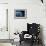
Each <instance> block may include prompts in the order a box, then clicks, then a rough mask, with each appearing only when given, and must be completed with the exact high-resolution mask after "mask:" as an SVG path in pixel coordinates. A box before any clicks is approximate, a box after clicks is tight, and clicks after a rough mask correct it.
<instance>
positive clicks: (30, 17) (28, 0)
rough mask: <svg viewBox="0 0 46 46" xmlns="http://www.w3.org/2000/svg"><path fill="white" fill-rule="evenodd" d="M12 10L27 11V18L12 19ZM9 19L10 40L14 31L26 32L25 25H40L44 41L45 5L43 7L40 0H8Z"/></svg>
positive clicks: (45, 29)
mask: <svg viewBox="0 0 46 46" xmlns="http://www.w3.org/2000/svg"><path fill="white" fill-rule="evenodd" d="M14 9H27V18H26V19H14ZM9 19H10V20H9V30H10V32H11V33H10V34H11V38H13V33H14V32H15V31H17V30H18V31H19V32H21V31H22V30H26V29H27V23H40V24H41V25H42V30H43V36H44V41H45V40H46V15H45V5H43V4H42V3H41V1H40V0H10V1H9ZM11 20H12V21H11ZM45 42H46V41H45Z"/></svg>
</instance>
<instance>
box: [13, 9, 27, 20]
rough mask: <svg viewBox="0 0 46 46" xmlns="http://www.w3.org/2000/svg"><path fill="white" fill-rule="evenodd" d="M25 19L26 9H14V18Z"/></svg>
mask: <svg viewBox="0 0 46 46" xmlns="http://www.w3.org/2000/svg"><path fill="white" fill-rule="evenodd" d="M26 17H27V10H26V9H16V10H14V18H18V19H24V18H26Z"/></svg>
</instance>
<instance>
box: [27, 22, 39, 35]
mask: <svg viewBox="0 0 46 46" xmlns="http://www.w3.org/2000/svg"><path fill="white" fill-rule="evenodd" d="M27 30H28V33H29V34H31V35H32V34H34V35H36V34H38V33H39V32H40V24H36V23H32V24H29V23H27Z"/></svg>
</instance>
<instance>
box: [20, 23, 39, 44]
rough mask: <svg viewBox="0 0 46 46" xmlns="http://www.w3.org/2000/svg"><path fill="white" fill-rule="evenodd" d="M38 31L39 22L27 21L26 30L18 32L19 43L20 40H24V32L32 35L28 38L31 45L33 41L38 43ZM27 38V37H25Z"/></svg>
mask: <svg viewBox="0 0 46 46" xmlns="http://www.w3.org/2000/svg"><path fill="white" fill-rule="evenodd" d="M39 33H40V24H36V23H32V24H29V23H27V31H22V34H20V35H19V36H20V44H21V42H22V41H25V38H24V35H25V34H29V35H31V36H32V37H31V38H30V39H29V41H30V42H31V44H32V45H33V43H34V42H35V43H38V44H39V40H40V39H39ZM27 39H28V38H27Z"/></svg>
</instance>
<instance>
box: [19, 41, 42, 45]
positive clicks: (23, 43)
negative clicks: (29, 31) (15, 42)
mask: <svg viewBox="0 0 46 46" xmlns="http://www.w3.org/2000/svg"><path fill="white" fill-rule="evenodd" d="M19 46H31V43H25V42H22V43H21V45H19ZM33 46H43V45H41V44H39V45H38V44H36V45H35V44H34V45H33Z"/></svg>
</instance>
